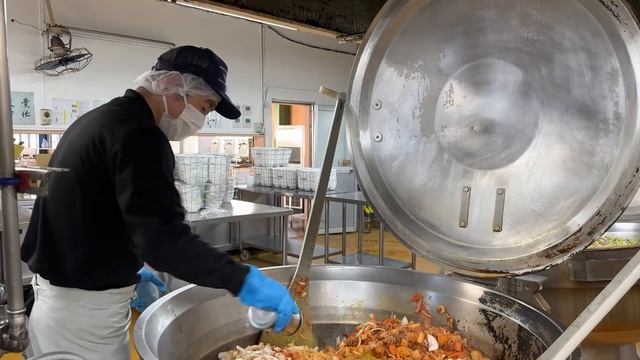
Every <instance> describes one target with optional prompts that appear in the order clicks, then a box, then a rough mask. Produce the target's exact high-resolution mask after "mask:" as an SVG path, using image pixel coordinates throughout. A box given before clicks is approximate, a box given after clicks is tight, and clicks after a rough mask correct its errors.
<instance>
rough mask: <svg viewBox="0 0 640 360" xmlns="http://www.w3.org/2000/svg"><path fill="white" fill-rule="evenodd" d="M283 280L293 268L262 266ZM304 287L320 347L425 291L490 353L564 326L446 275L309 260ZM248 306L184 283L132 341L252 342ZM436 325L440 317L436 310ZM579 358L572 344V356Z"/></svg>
mask: <svg viewBox="0 0 640 360" xmlns="http://www.w3.org/2000/svg"><path fill="white" fill-rule="evenodd" d="M265 271H266V272H267V274H268V275H270V276H272V277H274V278H276V279H279V280H281V281H283V282H284V281H285V280H286V279H289V278H290V277H291V276H292V275H293V271H294V268H293V267H278V268H271V269H267V270H265ZM309 290H310V291H309V293H310V294H311V298H310V302H311V312H312V316H313V320H314V323H313V326H314V332H315V335H316V337H317V340H318V341H319V343H320V344H321V345H334V344H335V341H336V337H338V336H342V335H343V334H345V333H347V332H349V331H350V330H352V329H353V327H354V325H355V324H357V323H358V322H360V321H363V320H366V319H368V317H369V314H370V313H374V314H376V315H377V316H378V317H380V318H382V317H387V316H389V315H390V314H396V315H398V316H404V315H406V316H407V317H413V316H414V310H415V306H414V304H412V303H410V302H409V298H410V297H411V295H413V294H414V293H415V292H416V291H424V292H425V293H426V295H427V298H428V301H429V305H430V307H431V308H433V307H435V306H436V305H439V304H443V305H445V306H446V307H447V309H448V311H449V313H450V314H451V315H453V316H454V317H455V318H456V319H457V328H458V330H459V331H460V332H461V333H462V334H463V335H464V336H465V337H467V338H468V339H469V341H470V344H471V345H472V346H474V347H476V348H478V349H480V350H481V351H483V352H484V353H485V354H486V355H487V356H488V357H490V358H491V359H496V360H497V359H535V358H537V356H538V355H540V354H541V353H542V352H543V351H544V349H546V347H547V346H549V345H550V344H551V343H552V342H553V340H554V339H556V338H557V337H558V336H559V335H560V334H561V333H562V331H563V328H562V326H561V325H560V324H559V323H558V322H557V321H555V320H553V319H552V318H550V317H549V316H548V315H546V314H544V313H542V312H540V311H538V310H536V309H535V308H533V307H531V306H529V305H526V304H524V303H523V302H521V301H518V300H516V299H514V298H511V297H508V296H506V295H503V294H500V293H498V292H495V291H491V290H487V289H485V288H483V287H481V286H478V285H475V284H471V283H467V282H464V281H461V280H456V279H452V278H448V277H443V276H437V275H430V274H423V273H418V272H414V271H409V270H399V269H390V268H376V267H355V266H314V267H313V268H312V273H311V282H310V289H309ZM246 313H247V308H246V307H244V306H242V305H240V304H239V302H238V301H237V300H236V299H235V298H234V297H232V296H231V295H229V294H228V293H227V292H225V291H222V290H214V289H209V288H204V287H199V286H194V285H189V286H186V287H184V288H181V289H179V290H176V291H174V292H172V293H171V294H169V295H167V296H165V297H163V298H162V299H160V300H159V301H157V302H156V303H154V304H153V305H151V306H150V307H149V308H148V309H147V310H146V311H145V312H144V313H143V314H142V316H141V317H140V318H139V319H138V321H137V323H136V325H135V332H134V334H135V335H134V337H135V344H136V349H137V351H138V353H139V354H140V356H141V357H142V358H143V359H145V360H149V359H159V360H163V359H172V360H173V359H176V360H177V359H217V354H218V352H220V351H225V350H230V349H233V348H234V347H235V346H236V345H240V346H245V345H249V344H254V343H256V342H257V341H258V336H259V333H258V332H257V331H256V330H255V329H253V328H252V327H251V326H250V325H249V324H248V321H247V318H246ZM434 319H435V320H436V324H440V325H444V324H445V321H444V319H441V318H440V317H439V316H437V315H435V316H434ZM579 358H580V350H576V351H575V352H574V354H573V356H572V359H579Z"/></svg>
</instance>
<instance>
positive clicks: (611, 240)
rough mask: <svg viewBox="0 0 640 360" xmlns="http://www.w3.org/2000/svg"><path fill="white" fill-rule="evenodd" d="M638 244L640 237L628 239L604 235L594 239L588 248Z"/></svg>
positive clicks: (639, 244) (609, 247) (613, 247)
mask: <svg viewBox="0 0 640 360" xmlns="http://www.w3.org/2000/svg"><path fill="white" fill-rule="evenodd" d="M636 246H640V238H636V239H628V238H624V237H622V236H611V235H604V236H602V237H600V238H599V239H598V240H596V241H594V242H593V244H591V246H589V249H616V248H624V247H636Z"/></svg>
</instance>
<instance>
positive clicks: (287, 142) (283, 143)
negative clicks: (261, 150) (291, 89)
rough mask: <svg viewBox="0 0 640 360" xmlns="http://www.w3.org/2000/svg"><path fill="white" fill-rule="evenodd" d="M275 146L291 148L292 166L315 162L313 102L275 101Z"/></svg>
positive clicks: (273, 127) (273, 109)
mask: <svg viewBox="0 0 640 360" xmlns="http://www.w3.org/2000/svg"><path fill="white" fill-rule="evenodd" d="M271 121H272V127H271V128H272V129H273V146H274V147H286V148H291V150H292V152H291V159H290V160H289V164H290V165H291V166H299V167H310V166H311V165H312V163H313V148H312V146H313V141H312V138H313V134H312V124H313V104H308V103H295V102H286V101H274V102H273V103H272V105H271Z"/></svg>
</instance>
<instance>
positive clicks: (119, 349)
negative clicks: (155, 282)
mask: <svg viewBox="0 0 640 360" xmlns="http://www.w3.org/2000/svg"><path fill="white" fill-rule="evenodd" d="M226 75H227V66H226V64H225V63H224V62H223V61H222V60H221V59H220V58H219V57H218V56H216V55H215V54H214V53H213V52H212V51H211V50H209V49H204V48H197V47H193V46H181V47H177V48H174V49H171V50H169V51H167V52H166V53H164V54H162V55H161V56H160V57H159V58H158V61H157V63H156V65H155V66H154V67H153V68H152V70H151V71H149V72H146V73H144V74H143V75H142V76H140V77H139V78H138V79H137V80H136V83H137V85H138V87H137V89H136V90H127V91H126V93H125V94H124V96H122V97H118V98H115V99H113V100H111V101H110V102H109V103H107V104H105V105H103V106H100V107H98V108H96V109H94V110H92V111H90V112H88V113H87V114H85V115H83V116H81V117H80V118H79V119H78V120H77V121H75V122H74V123H73V124H72V125H71V126H69V128H68V130H67V131H66V132H65V134H64V136H63V137H62V139H61V141H60V144H59V145H58V147H57V149H56V151H55V152H54V154H53V156H52V157H51V163H50V165H51V166H53V167H59V168H66V169H69V170H70V171H69V172H67V173H61V174H57V175H55V176H53V177H52V178H51V182H50V184H49V195H48V197H45V198H38V199H37V200H36V203H35V207H34V209H33V215H32V218H31V222H30V224H29V229H28V231H27V234H26V238H25V240H24V243H23V245H22V260H23V261H25V262H26V263H27V264H28V265H29V268H30V269H31V270H32V271H33V272H34V273H35V274H36V275H35V276H34V280H33V282H32V284H33V288H34V294H35V303H34V307H33V310H32V312H31V317H30V324H29V330H30V333H31V335H32V336H31V340H32V347H33V350H34V352H35V353H36V355H38V354H42V353H47V352H51V351H72V352H75V353H77V354H79V355H82V356H84V357H86V358H87V359H129V343H128V341H129V340H128V327H129V318H130V311H131V310H130V307H129V302H130V300H131V298H132V294H133V290H134V286H135V285H136V283H138V282H139V281H140V276H139V275H138V274H137V273H138V271H139V270H140V269H141V267H142V265H143V263H145V262H146V263H148V264H149V265H150V266H152V267H153V268H155V269H156V270H158V271H162V272H167V273H170V274H172V275H174V276H176V277H178V278H180V279H182V280H185V281H188V282H192V283H195V284H198V285H202V286H208V287H213V288H223V289H227V290H229V291H230V292H231V293H232V294H234V295H236V296H238V297H239V299H240V301H241V302H242V303H243V304H245V305H249V306H256V307H259V308H262V309H266V310H271V311H275V312H277V313H278V320H277V322H276V330H279V329H282V328H283V327H284V326H285V325H287V324H288V323H289V321H290V319H291V317H292V314H294V313H296V312H297V311H298V309H297V307H296V305H295V303H294V302H293V300H292V299H291V297H290V296H289V294H288V292H287V290H286V289H285V288H284V287H283V286H282V285H281V284H279V283H277V282H276V281H274V280H272V279H270V278H268V277H266V276H265V275H263V274H262V273H261V272H260V271H259V270H258V269H256V268H254V267H249V266H245V265H241V264H239V263H237V262H235V261H233V260H232V259H230V258H229V257H228V256H227V255H226V254H224V253H221V252H219V251H217V250H216V249H214V248H212V247H211V246H209V245H208V244H207V243H206V242H204V241H202V240H201V239H200V238H199V237H198V236H197V235H195V234H193V233H192V232H191V229H190V228H189V226H187V225H186V224H185V223H184V219H185V211H184V209H183V208H182V206H181V202H180V197H179V195H178V192H177V190H176V188H175V185H174V176H173V173H174V161H175V160H174V155H173V152H172V150H171V146H170V144H169V141H170V140H172V141H175V140H182V139H184V138H186V137H188V136H191V135H193V134H194V133H195V132H196V131H198V130H199V129H200V128H202V126H203V124H204V121H205V116H206V114H207V113H209V112H210V111H214V110H215V111H217V112H218V113H220V114H221V115H222V116H225V117H227V118H229V119H235V118H238V117H239V116H240V112H239V111H238V109H237V108H236V107H235V106H234V105H233V103H232V102H231V100H230V99H229V97H228V96H227V94H226ZM221 310H222V309H221Z"/></svg>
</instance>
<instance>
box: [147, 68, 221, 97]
mask: <svg viewBox="0 0 640 360" xmlns="http://www.w3.org/2000/svg"><path fill="white" fill-rule="evenodd" d="M135 84H136V85H137V86H141V87H143V88H145V89H147V90H148V91H149V92H151V93H152V94H155V95H173V94H180V95H186V94H189V95H196V96H204V97H208V98H212V99H214V100H215V101H217V102H219V101H220V95H218V93H216V92H215V91H214V90H213V89H212V88H211V87H210V86H209V85H207V83H206V82H205V81H204V80H202V78H200V77H197V76H195V75H192V74H185V73H180V72H178V71H166V70H160V71H156V70H150V71H147V72H145V73H144V74H142V75H140V76H138V78H137V79H136V80H135Z"/></svg>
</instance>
